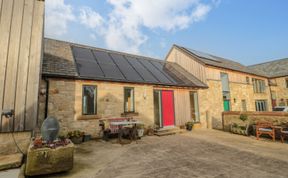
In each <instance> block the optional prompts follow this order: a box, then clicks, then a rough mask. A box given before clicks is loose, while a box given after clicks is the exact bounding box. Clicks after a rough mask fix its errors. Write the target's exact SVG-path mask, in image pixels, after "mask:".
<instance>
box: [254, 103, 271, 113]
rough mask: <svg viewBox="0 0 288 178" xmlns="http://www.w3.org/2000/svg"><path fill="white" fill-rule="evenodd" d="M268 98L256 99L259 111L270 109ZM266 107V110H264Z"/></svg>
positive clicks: (256, 106) (256, 107) (256, 108)
mask: <svg viewBox="0 0 288 178" xmlns="http://www.w3.org/2000/svg"><path fill="white" fill-rule="evenodd" d="M267 104H268V102H267V100H255V110H256V111H258V112H265V111H268V106H267ZM262 108H264V110H262Z"/></svg>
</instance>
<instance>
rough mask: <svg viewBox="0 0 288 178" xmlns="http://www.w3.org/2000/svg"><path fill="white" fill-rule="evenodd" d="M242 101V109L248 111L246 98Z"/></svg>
mask: <svg viewBox="0 0 288 178" xmlns="http://www.w3.org/2000/svg"><path fill="white" fill-rule="evenodd" d="M241 103H242V111H247V104H246V100H241Z"/></svg>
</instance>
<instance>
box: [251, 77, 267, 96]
mask: <svg viewBox="0 0 288 178" xmlns="http://www.w3.org/2000/svg"><path fill="white" fill-rule="evenodd" d="M252 84H253V90H254V93H265V92H266V83H265V80H262V79H257V78H252Z"/></svg>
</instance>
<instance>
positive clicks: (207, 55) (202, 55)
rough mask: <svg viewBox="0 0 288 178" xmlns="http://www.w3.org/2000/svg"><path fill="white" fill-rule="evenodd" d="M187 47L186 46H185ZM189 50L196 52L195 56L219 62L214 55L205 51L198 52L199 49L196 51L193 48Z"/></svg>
mask: <svg viewBox="0 0 288 178" xmlns="http://www.w3.org/2000/svg"><path fill="white" fill-rule="evenodd" d="M186 49H188V48H186ZM188 50H189V51H190V52H192V53H194V54H196V55H197V56H199V57H203V58H206V59H209V60H213V61H216V62H220V61H219V60H218V59H217V58H215V57H214V56H212V55H210V54H207V53H203V52H200V51H196V50H193V49H188Z"/></svg>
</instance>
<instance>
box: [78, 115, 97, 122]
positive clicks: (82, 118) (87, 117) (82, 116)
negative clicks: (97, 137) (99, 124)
mask: <svg viewBox="0 0 288 178" xmlns="http://www.w3.org/2000/svg"><path fill="white" fill-rule="evenodd" d="M100 118H101V117H100V116H99V115H80V116H78V117H77V120H84V121H85V120H96V119H100Z"/></svg>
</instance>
